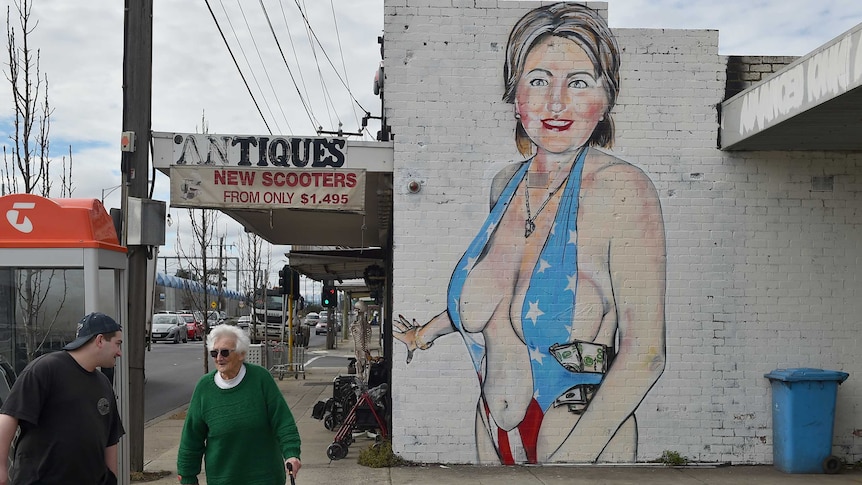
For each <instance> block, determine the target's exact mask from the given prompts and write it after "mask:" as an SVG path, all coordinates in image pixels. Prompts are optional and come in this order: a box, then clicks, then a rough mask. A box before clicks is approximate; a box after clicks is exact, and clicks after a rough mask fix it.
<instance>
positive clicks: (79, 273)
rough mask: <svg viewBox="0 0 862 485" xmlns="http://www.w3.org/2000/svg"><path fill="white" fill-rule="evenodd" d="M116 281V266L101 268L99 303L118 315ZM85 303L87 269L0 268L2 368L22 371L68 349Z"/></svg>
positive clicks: (102, 308)
mask: <svg viewBox="0 0 862 485" xmlns="http://www.w3.org/2000/svg"><path fill="white" fill-rule="evenodd" d="M115 286H116V285H115V278H114V270H111V269H100V270H99V285H98V287H99V294H98V297H97V298H98V308H99V311H101V312H103V313H106V314H108V315H112V316H114V317H115V318H116V316H117V308H116V306H117V297H116V291H117V288H115ZM84 308H85V299H84V270H83V269H82V268H33V267H0V370H3V371H6V370H7V367H8V370H11V371H13V372H14V374H13V375H17V374H19V373H20V372H21V371H22V370H23V369H24V367H26V365H27V364H28V363H29V362H30V361H32V360H33V359H35V358H36V357H38V356H40V355H43V354H46V353H49V352H55V351H58V350H62V348H63V346H64V345H66V344H67V343H68V342H71V341H72V340H74V339H75V332H76V330H77V323H78V320H80V319H81V317H83V316H84V313H85V310H84ZM117 320H119V318H117ZM3 380H4V379H3V375H0V399H2V398H3V397H4V390H5V389H4V386H3V382H2V381H3ZM9 385H10V386H11V383H10V384H9ZM7 392H8V391H7Z"/></svg>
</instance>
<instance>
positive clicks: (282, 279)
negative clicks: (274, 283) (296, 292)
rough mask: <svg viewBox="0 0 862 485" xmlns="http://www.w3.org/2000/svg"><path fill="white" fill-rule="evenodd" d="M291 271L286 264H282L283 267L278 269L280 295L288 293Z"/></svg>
mask: <svg viewBox="0 0 862 485" xmlns="http://www.w3.org/2000/svg"><path fill="white" fill-rule="evenodd" d="M291 273H292V270H291V269H290V266H288V265H284V267H283V268H281V269H280V270H278V292H279V293H281V294H282V295H286V294H288V293H290V281H291Z"/></svg>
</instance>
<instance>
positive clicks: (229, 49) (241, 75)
mask: <svg viewBox="0 0 862 485" xmlns="http://www.w3.org/2000/svg"><path fill="white" fill-rule="evenodd" d="M204 2H205V3H206V4H207V9H208V10H209V11H210V15H211V16H212V18H213V22H215V25H216V28H217V29H218V33H219V35H221V39H222V41H223V42H224V45H225V47H227V51H228V53H229V54H230V58H231V59H232V60H233V65H234V66H236V70H237V72H238V73H239V76H240V77H241V78H242V82H243V84H245V89H246V90H248V95H249V96H251V100H252V102H254V106H255V108H257V112H258V114H260V119H261V120H263V124H264V125H265V126H266V129H267V131H269V134H270V135H272V129H271V128H270V127H269V123H267V122H266V117H265V116H263V111H261V109H260V105H259V104H258V103H257V99H255V97H254V93H253V92H252V91H251V86H249V85H248V81H247V80H246V78H245V74H243V73H242V69H240V67H239V63H238V62H237V61H236V56H234V54H233V50H232V49H231V48H230V44H228V42H227V38H226V37H225V35H224V32H223V31H222V28H221V25H219V23H218V19H217V18H216V16H215V12H213V9H212V6H210V0H204Z"/></svg>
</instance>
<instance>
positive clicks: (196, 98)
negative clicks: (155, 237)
mask: <svg viewBox="0 0 862 485" xmlns="http://www.w3.org/2000/svg"><path fill="white" fill-rule="evenodd" d="M17 1H20V0H17ZM2 3H3V5H4V6H11V9H12V25H13V27H15V29H16V31H18V36H19V38H20V26H18V25H17V16H16V9H15V4H16V3H17V2H16V0H2ZM32 3H33V6H32V18H31V27H32V26H33V25H35V28H34V29H33V32H32V34H31V36H30V39H29V42H30V46H31V48H38V49H40V50H41V70H42V73H43V75H47V77H48V81H49V94H48V96H49V101H50V104H51V106H52V108H53V110H54V111H53V116H52V122H51V148H52V155H53V156H55V157H57V158H59V157H62V156H64V155H68V152H69V147H70V146H71V150H72V154H73V159H74V174H73V177H74V184H75V191H74V196H75V197H95V198H99V197H101V196H102V193H103V192H104V193H106V194H107V193H108V192H110V191H111V189H112V188H113V187H115V186H117V185H118V184H119V183H120V174H119V157H120V152H119V140H120V135H119V134H120V131H121V121H122V63H123V3H124V2H123V1H122V0H111V1H107V0H97V1H71V0H32ZM154 4H155V7H154V9H155V10H154V19H153V31H154V32H153V37H154V48H153V106H152V128H153V130H154V131H167V132H199V131H201V129H202V127H203V126H204V122H203V120H206V121H205V123H206V128H207V129H208V131H209V132H211V133H237V134H240V133H241V134H266V133H269V132H270V131H271V132H273V133H282V134H297V135H313V134H314V133H315V129H316V128H317V127H318V126H322V127H323V129H324V130H330V131H336V130H338V127H339V122H340V123H342V127H343V129H344V130H345V131H346V132H355V131H358V130H359V128H360V119H361V117H362V114H363V112H364V111H369V112H371V113H372V114H373V115H379V113H380V103H379V100H378V99H377V97H376V96H375V95H374V94H373V92H372V86H373V78H374V73H375V72H376V69H377V66H378V63H379V61H380V51H379V46H378V44H377V37H378V36H379V35H381V34H382V29H383V0H311V1H307V0H293V1H290V0H282V1H281V2H277V1H276V0H259V1H256V2H255V1H248V0H246V1H242V2H240V0H195V1H193V0H155V1H154ZM608 5H609V17H610V19H609V22H610V25H611V27H614V28H672V29H717V30H719V36H720V37H719V53H720V54H723V55H804V54H807V53H808V52H810V51H812V50H814V49H816V48H817V47H819V46H820V45H822V44H823V43H825V42H827V41H829V40H831V39H833V38H834V37H836V36H838V35H840V34H842V33H843V32H845V31H846V30H848V29H850V28H852V27H854V26H855V25H857V24H858V23H860V22H862V2H860V1H859V0H815V1H810V0H809V1H802V0H723V1H715V0H609V1H608ZM208 6H209V7H210V8H211V9H212V10H211V11H210V9H209V8H208ZM211 12H212V13H211ZM4 13H5V9H4ZM213 16H215V18H216V21H214V20H213ZM306 21H307V22H306ZM37 22H38V23H37ZM309 26H310V27H309ZM219 29H221V32H220V31H219ZM272 31H275V37H277V39H278V44H276V41H275V40H274V36H273V32H272ZM222 35H224V38H225V39H226V40H227V43H228V45H229V46H230V49H231V51H230V52H232V53H233V56H234V57H235V58H236V62H237V63H238V64H239V65H240V67H241V68H242V70H243V73H244V75H245V82H246V83H247V84H248V86H249V88H246V85H245V84H244V81H243V79H242V77H241V76H240V75H239V73H238V71H237V68H236V67H235V66H234V61H233V60H232V59H231V54H230V52H229V51H228V48H227V47H226V46H225V41H224V40H223V38H222ZM5 58H6V55H5V49H4V59H5ZM249 66H251V67H249ZM264 66H265V67H264ZM3 70H4V73H5V72H8V60H4V62H3ZM4 86H6V87H5V88H3V89H2V90H0V93H6V94H0V130H2V132H3V134H4V135H8V133H9V132H10V126H11V125H10V120H11V117H12V106H11V93H10V91H9V88H8V83H5V84H4ZM249 89H250V90H251V91H252V93H253V94H254V99H255V100H256V101H257V104H258V105H259V106H260V107H261V111H262V112H263V117H262V116H261V114H260V113H259V112H258V109H257V108H256V107H255V103H254V102H253V101H252V97H251V96H250V95H249V92H248V91H249ZM299 93H301V94H302V97H301V98H300V95H299ZM302 100H304V102H303V101H302ZM264 119H265V120H266V122H264V121H263V120H264ZM369 129H370V133H371V134H370V135H366V139H373V133H375V132H376V127H375V126H374V125H373V122H372V124H370V125H369ZM0 143H3V144H6V143H8V136H3V137H2V140H0ZM167 191H168V180H167V178H166V177H164V176H161V175H159V176H157V178H156V186H155V195H154V197H155V198H156V199H160V200H168V195H167ZM119 193H120V191H119V190H116V191H113V192H111V193H110V194H107V196H106V205H107V206H108V207H117V206H119ZM170 212H171V214H172V217H173V218H174V219H176V220H179V223H178V224H174V226H172V227H171V228H169V229H168V235H167V247H166V248H163V250H162V251H163V254H173V253H172V247H173V243H174V241H175V240H176V237H177V235H176V230H177V228H179V230H180V231H181V234H182V231H184V230H186V229H187V227H188V224H187V223H185V224H184V223H183V221H182V219H183V215H184V213H185V212H186V211H185V209H173V210H170ZM221 225H222V226H223V228H222V229H221V230H220V232H221V233H223V234H224V235H225V236H226V238H228V239H231V238H233V237H236V236H237V235H239V233H240V229H239V228H238V226H237V225H236V224H235V223H233V222H232V221H230V220H229V219H228V218H227V217H225V216H222V219H221ZM181 237H183V236H181ZM189 240H191V239H189ZM283 250H284V248H275V251H274V258H273V260H274V261H273V263H274V266H276V267H280V265H281V264H282V263H283V258H282V257H281V255H282V253H283Z"/></svg>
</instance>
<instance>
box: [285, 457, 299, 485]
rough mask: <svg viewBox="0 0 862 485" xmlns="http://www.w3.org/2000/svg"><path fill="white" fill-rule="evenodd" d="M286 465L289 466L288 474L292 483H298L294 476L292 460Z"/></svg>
mask: <svg viewBox="0 0 862 485" xmlns="http://www.w3.org/2000/svg"><path fill="white" fill-rule="evenodd" d="M284 466H286V467H287V476H289V477H290V485H296V481H295V480H294V478H293V465H292V464H291V463H290V462H286V463H285V464H284Z"/></svg>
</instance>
